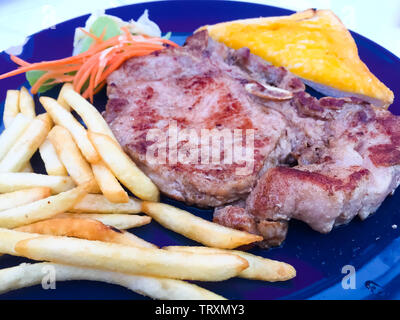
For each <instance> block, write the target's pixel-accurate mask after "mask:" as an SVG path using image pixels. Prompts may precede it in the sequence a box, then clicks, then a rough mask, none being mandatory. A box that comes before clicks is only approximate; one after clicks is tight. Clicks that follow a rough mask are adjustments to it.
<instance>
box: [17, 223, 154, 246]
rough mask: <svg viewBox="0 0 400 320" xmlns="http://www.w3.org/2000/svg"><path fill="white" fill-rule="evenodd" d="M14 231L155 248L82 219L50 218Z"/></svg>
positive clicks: (131, 236) (132, 236) (110, 228)
mask: <svg viewBox="0 0 400 320" xmlns="http://www.w3.org/2000/svg"><path fill="white" fill-rule="evenodd" d="M14 230H16V231H21V232H28V233H38V234H48V235H52V236H66V237H74V238H80V239H87V240H99V241H104V242H110V243H119V244H123V245H126V246H134V247H142V248H156V246H155V245H153V244H152V243H150V242H147V241H145V240H142V239H140V238H138V237H136V236H134V235H133V234H131V233H129V232H126V231H120V230H118V229H115V228H112V227H110V226H107V225H105V224H103V223H101V222H100V221H97V220H92V219H82V218H74V217H68V218H51V219H47V220H43V221H38V222H35V223H32V224H28V225H24V226H22V227H18V228H16V229H14Z"/></svg>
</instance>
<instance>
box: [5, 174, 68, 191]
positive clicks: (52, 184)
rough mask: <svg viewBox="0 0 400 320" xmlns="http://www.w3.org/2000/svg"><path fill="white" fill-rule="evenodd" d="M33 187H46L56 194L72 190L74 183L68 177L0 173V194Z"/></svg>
mask: <svg viewBox="0 0 400 320" xmlns="http://www.w3.org/2000/svg"><path fill="white" fill-rule="evenodd" d="M34 187H48V188H50V190H51V192H52V193H53V194H56V193H60V192H63V191H67V190H70V189H72V188H73V187H75V183H74V181H73V180H72V179H71V178H70V177H63V176H48V175H45V174H39V173H30V172H3V173H2V172H0V193H4V192H13V191H17V190H21V189H28V188H34Z"/></svg>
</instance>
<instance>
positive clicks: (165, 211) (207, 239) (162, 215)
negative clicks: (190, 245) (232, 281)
mask: <svg viewBox="0 0 400 320" xmlns="http://www.w3.org/2000/svg"><path fill="white" fill-rule="evenodd" d="M142 211H143V212H144V213H146V214H148V215H149V216H150V217H152V218H153V219H154V220H156V221H157V222H158V223H160V224H161V225H162V226H164V227H165V228H167V229H170V230H173V231H175V232H177V233H179V234H181V235H184V236H185V237H187V238H189V239H192V240H195V241H197V242H200V243H202V244H204V245H206V246H208V247H214V248H221V249H233V248H236V247H239V246H242V245H246V244H250V243H253V242H257V241H261V240H262V239H263V238H262V237H260V236H257V235H254V234H251V233H247V232H244V231H239V230H235V229H231V228H227V227H224V226H221V225H219V224H217V223H213V222H210V221H208V220H204V219H202V218H199V217H197V216H195V215H193V214H191V213H189V212H187V211H184V210H181V209H178V208H175V207H173V206H170V205H167V204H164V203H156V202H146V201H145V202H143V203H142Z"/></svg>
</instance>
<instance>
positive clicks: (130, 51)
mask: <svg viewBox="0 0 400 320" xmlns="http://www.w3.org/2000/svg"><path fill="white" fill-rule="evenodd" d="M81 30H82V31H83V32H84V33H85V34H86V35H88V36H89V37H91V38H92V39H93V40H94V41H93V43H92V45H91V46H90V47H89V49H88V50H87V51H85V52H82V53H80V54H78V55H76V56H72V57H68V58H64V59H59V60H53V61H42V62H37V63H29V62H27V61H24V60H23V59H21V58H18V57H16V56H13V55H10V58H11V60H12V61H13V62H15V63H16V64H18V65H19V68H18V69H16V70H13V71H10V72H7V73H5V74H2V75H0V79H5V78H8V77H11V76H14V75H18V74H21V73H24V72H27V71H31V70H41V71H45V73H44V74H43V75H42V76H41V77H40V78H39V79H38V80H37V81H36V82H35V84H34V85H33V86H32V88H31V92H32V94H36V93H37V92H38V91H39V89H40V87H41V86H43V85H52V84H56V83H62V82H72V83H73V87H74V90H75V91H77V92H78V93H81V94H82V95H83V96H84V97H85V98H89V99H90V100H91V101H93V96H94V94H96V93H97V92H99V91H100V90H101V89H102V88H103V87H104V85H105V84H106V79H107V77H108V76H109V75H110V74H111V73H112V72H114V71H115V70H117V69H118V68H119V67H120V66H121V65H122V64H123V63H124V62H125V61H126V60H128V59H130V58H132V57H138V56H144V55H148V54H150V53H152V52H154V51H158V50H163V49H165V45H170V46H174V47H177V46H178V45H177V44H176V43H174V42H172V41H170V40H166V39H161V38H156V37H150V36H144V35H132V34H131V33H130V32H129V30H128V28H127V27H122V28H121V31H122V32H123V33H122V34H121V35H118V36H115V37H112V38H110V39H108V40H104V36H105V31H106V30H105V29H104V30H103V32H102V34H101V35H100V37H97V36H95V35H93V34H91V33H89V32H87V31H86V30H84V29H81Z"/></svg>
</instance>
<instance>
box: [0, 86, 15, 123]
mask: <svg viewBox="0 0 400 320" xmlns="http://www.w3.org/2000/svg"><path fill="white" fill-rule="evenodd" d="M18 113H19V90H7V95H6V101H5V102H4V112H3V123H4V128H8V127H9V126H10V125H11V123H12V122H13V120H14V118H15V117H16V116H17V114H18Z"/></svg>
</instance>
